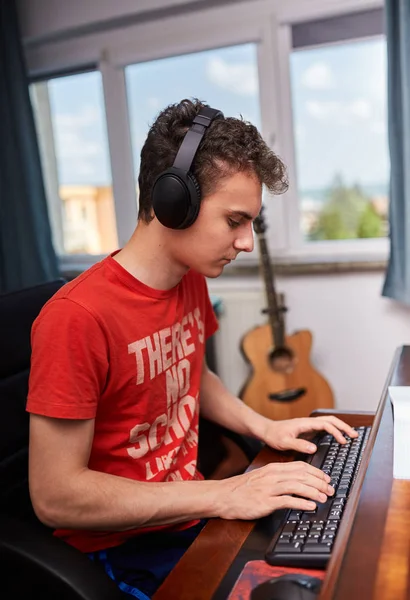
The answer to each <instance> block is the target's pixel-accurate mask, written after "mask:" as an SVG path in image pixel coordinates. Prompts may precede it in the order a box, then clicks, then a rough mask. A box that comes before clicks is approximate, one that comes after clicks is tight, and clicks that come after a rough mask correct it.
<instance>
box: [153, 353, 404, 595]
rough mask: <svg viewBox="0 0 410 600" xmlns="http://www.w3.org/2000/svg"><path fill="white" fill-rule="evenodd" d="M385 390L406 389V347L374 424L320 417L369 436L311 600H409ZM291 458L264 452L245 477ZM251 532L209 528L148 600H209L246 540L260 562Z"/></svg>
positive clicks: (351, 416)
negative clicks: (368, 428)
mask: <svg viewBox="0 0 410 600" xmlns="http://www.w3.org/2000/svg"><path fill="white" fill-rule="evenodd" d="M389 385H410V346H404V347H402V348H398V349H397V351H396V353H395V356H394V359H393V362H392V366H391V369H390V372H389V374H388V377H387V380H386V384H385V387H384V389H383V392H382V395H381V398H380V402H379V405H378V408H377V411H376V414H375V415H374V416H373V415H372V414H363V413H343V412H338V411H326V412H327V413H332V414H337V416H340V418H342V419H344V420H345V421H346V422H348V423H349V424H351V425H353V426H358V425H369V424H373V428H372V432H371V434H370V438H369V442H368V445H367V447H366V450H365V452H364V455H363V459H362V468H361V470H360V473H359V475H358V477H357V479H356V482H355V486H354V489H353V490H352V492H351V495H350V498H349V502H348V504H347V506H346V512H345V514H344V516H343V519H342V522H341V524H340V529H339V532H338V535H337V538H336V542H335V546H334V549H333V552H332V557H331V559H330V561H329V564H328V567H327V570H326V575H325V579H324V582H323V586H322V590H321V593H320V596H319V598H318V600H347V599H349V600H356V599H360V600H410V481H398V480H393V414H392V408H391V403H390V400H389V398H388V393H387V387H388V386H389ZM315 414H323V413H318V412H315ZM409 435H410V432H409ZM293 458H294V456H293V454H292V453H278V452H275V451H272V450H270V449H264V450H262V452H261V453H260V454H259V455H258V456H257V458H256V460H255V461H254V462H253V463H252V465H251V466H250V469H254V468H257V467H260V466H262V465H264V464H266V463H268V462H273V461H275V462H278V461H287V460H292V459H293ZM409 460H410V457H409ZM258 525H259V528H260V522H259V524H258ZM256 530H257V526H256V522H255V521H224V520H221V519H214V520H211V521H209V522H208V524H207V525H206V526H205V528H204V529H203V531H202V533H201V534H200V535H199V537H198V538H197V539H196V540H195V542H194V543H193V544H192V546H191V547H190V548H189V550H188V551H187V552H186V554H185V555H184V557H183V558H182V559H181V561H180V562H179V563H178V565H177V566H176V567H175V569H174V570H173V571H172V573H171V574H170V575H169V576H168V578H167V579H166V581H165V582H164V583H163V585H162V586H161V587H160V588H159V590H158V591H157V593H156V594H155V595H154V597H153V598H154V600H211V599H212V598H213V597H214V595H215V593H216V592H217V590H218V588H219V586H220V583H221V581H222V580H223V579H224V577H225V574H226V573H227V572H228V570H229V569H230V568H231V565H233V564H234V563H235V561H238V556H240V553H242V554H243V553H244V548H245V547H246V544H248V542H249V540H252V548H251V554H252V557H258V558H261V559H263V556H264V551H265V549H266V546H267V544H266V539H261V540H260V541H259V540H258V536H256V537H255V531H256ZM254 538H255V539H254ZM241 549H242V550H241ZM225 580H226V578H225ZM225 580H224V581H225ZM218 593H219V596H220V590H219V592H218Z"/></svg>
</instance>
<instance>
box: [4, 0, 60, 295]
mask: <svg viewBox="0 0 410 600" xmlns="http://www.w3.org/2000/svg"><path fill="white" fill-rule="evenodd" d="M58 276H59V271H58V264H57V258H56V255H55V252H54V248H53V245H52V241H51V230H50V223H49V219H48V213H47V203H46V197H45V191H44V184H43V177H42V171H41V164H40V155H39V149H38V144H37V137H36V131H35V126H34V118H33V113H32V108H31V103H30V97H29V88H28V79H27V75H26V69H25V64H24V60H23V50H22V44H21V39H20V34H19V28H18V22H17V12H16V8H15V4H14V2H13V1H12V0H8V1H7V2H0V293H3V292H9V291H13V290H16V289H21V288H23V287H28V286H31V285H35V284H37V283H43V282H46V281H50V280H52V279H55V278H57V277H58Z"/></svg>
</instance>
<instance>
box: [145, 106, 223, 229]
mask: <svg viewBox="0 0 410 600" xmlns="http://www.w3.org/2000/svg"><path fill="white" fill-rule="evenodd" d="M223 116H224V115H223V114H222V112H221V111H220V110H216V109H214V108H209V107H204V108H202V109H201V110H200V111H199V113H198V114H197V115H196V117H195V119H194V120H193V122H192V125H191V127H190V128H189V129H188V131H187V132H186V134H185V136H184V139H183V140H182V144H181V146H180V147H179V150H178V153H177V155H176V157H175V160H174V164H173V165H172V167H170V168H169V169H167V170H166V171H163V172H162V173H160V174H159V175H158V177H157V178H156V179H155V181H154V186H153V188H152V207H153V209H154V212H155V216H156V217H157V219H158V221H159V222H160V223H162V225H164V226H165V227H170V228H171V229H186V228H187V227H190V226H191V225H192V224H193V223H194V221H195V219H196V218H197V216H198V213H199V207H200V204H201V188H200V187H199V183H198V181H197V179H196V177H195V176H194V175H193V173H191V171H190V168H191V166H192V163H193V160H194V158H195V154H196V152H197V150H198V146H199V144H200V143H201V140H202V138H203V137H204V135H205V132H206V130H207V128H208V127H209V125H210V124H211V123H212V121H213V120H214V119H216V117H223Z"/></svg>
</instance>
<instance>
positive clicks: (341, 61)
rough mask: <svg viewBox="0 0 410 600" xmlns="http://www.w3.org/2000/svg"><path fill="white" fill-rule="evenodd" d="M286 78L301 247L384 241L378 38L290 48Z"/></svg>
mask: <svg viewBox="0 0 410 600" xmlns="http://www.w3.org/2000/svg"><path fill="white" fill-rule="evenodd" d="M333 20H334V21H336V19H333ZM340 20H341V19H339V21H340ZM357 23H358V20H357V19H356V26H357ZM323 30H324V31H327V33H328V32H329V28H327V30H326V29H323ZM311 31H312V30H311ZM342 31H346V27H345V28H344V29H343V30H342ZM297 33H300V30H299V32H297ZM302 33H303V32H302ZM295 37H296V40H297V39H298V36H297V35H296V36H295V35H294V45H295ZM300 37H301V36H299V38H300ZM302 37H303V36H302ZM290 76H291V94H292V108H293V130H294V137H295V160H296V177H297V189H298V198H299V208H300V218H301V223H300V227H301V230H302V234H303V237H304V239H305V241H310V242H314V241H321V240H341V239H358V238H379V237H385V236H386V235H387V234H388V214H387V213H388V180H389V168H390V165H389V158H388V142H387V117H386V43H385V39H384V37H382V36H378V37H371V38H366V39H361V40H360V39H359V40H355V41H352V40H349V41H344V42H342V43H334V44H331V45H330V44H327V45H315V46H314V47H313V48H310V47H309V48H303V47H302V48H296V49H294V50H293V52H292V53H291V56H290Z"/></svg>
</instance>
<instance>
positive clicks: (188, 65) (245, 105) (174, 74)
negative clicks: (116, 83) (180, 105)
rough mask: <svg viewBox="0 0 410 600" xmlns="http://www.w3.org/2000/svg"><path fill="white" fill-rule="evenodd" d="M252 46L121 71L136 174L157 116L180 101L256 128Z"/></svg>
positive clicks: (254, 55) (166, 60) (257, 99)
mask: <svg viewBox="0 0 410 600" xmlns="http://www.w3.org/2000/svg"><path fill="white" fill-rule="evenodd" d="M256 50H257V48H256V44H244V45H240V46H233V47H228V48H220V49H216V50H207V51H204V52H196V53H194V54H187V55H183V56H174V57H170V58H166V59H161V60H155V61H150V62H145V63H140V64H135V65H131V66H129V67H127V68H126V69H125V73H126V83H127V92H128V104H129V111H130V121H131V138H132V143H133V152H134V162H135V172H136V173H138V170H139V156H140V152H141V147H142V144H143V143H144V141H145V137H146V135H147V133H148V128H149V126H150V125H151V123H152V122H153V121H154V119H155V117H156V115H157V113H158V112H159V111H160V110H162V109H163V108H165V107H166V106H167V105H168V104H171V103H173V102H178V101H180V100H181V99H182V98H192V97H195V98H199V99H200V100H203V101H204V102H206V103H208V104H209V105H210V106H212V107H213V108H218V109H220V110H222V112H225V113H226V114H227V115H230V116H239V115H240V114H241V115H242V116H243V118H244V119H246V120H248V121H251V122H252V123H254V124H255V125H256V126H257V127H260V113H259V91H258V90H259V88H258V75H257V56H256Z"/></svg>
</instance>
